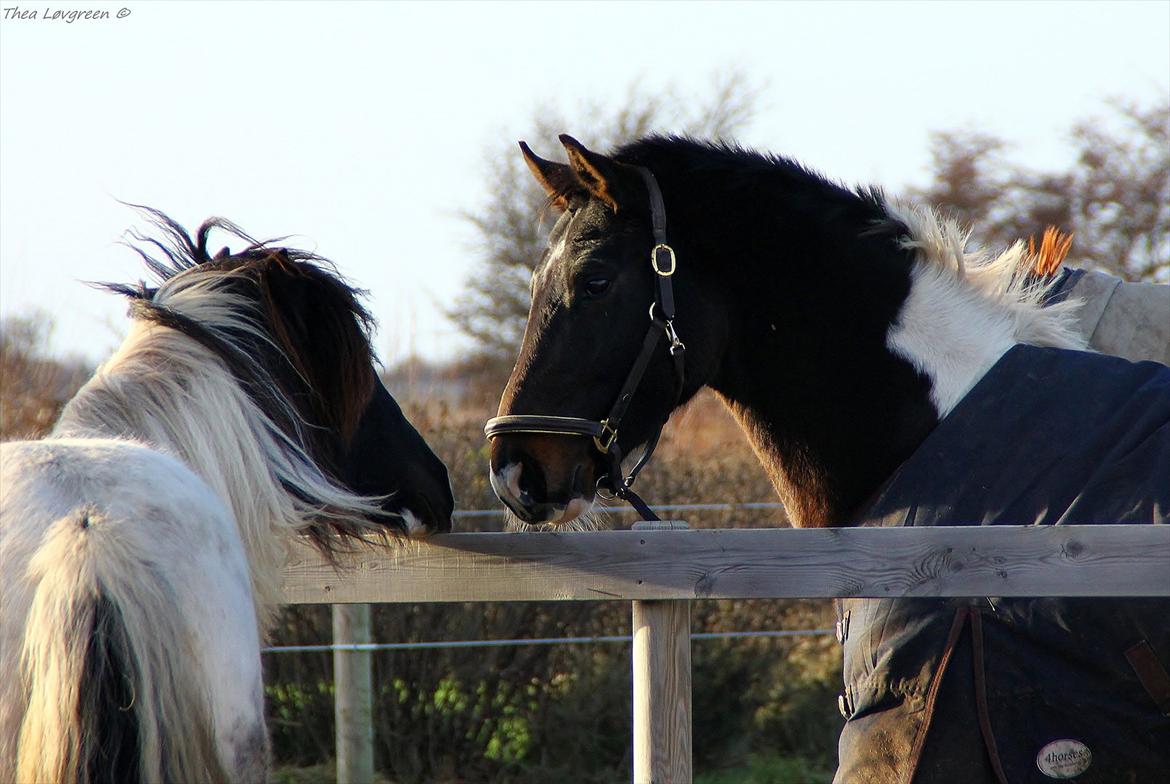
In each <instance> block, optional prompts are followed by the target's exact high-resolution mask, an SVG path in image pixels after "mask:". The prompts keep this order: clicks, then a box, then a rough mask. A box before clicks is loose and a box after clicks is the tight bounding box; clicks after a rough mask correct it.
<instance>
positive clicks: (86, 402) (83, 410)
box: [50, 323, 303, 629]
mask: <svg viewBox="0 0 1170 784" xmlns="http://www.w3.org/2000/svg"><path fill="white" fill-rule="evenodd" d="M50 437H51V438H120V439H130V440H134V441H138V442H140V443H142V444H143V445H145V446H148V447H150V448H152V449H155V450H157V451H160V452H163V453H166V454H169V455H171V456H173V457H176V458H178V459H179V460H181V461H182V462H183V463H185V464H186V465H187V467H188V468H190V469H191V470H192V471H194V472H195V474H197V475H198V476H199V477H200V478H201V479H202V480H203V481H204V482H206V483H207V484H208V485H209V486H210V488H211V489H212V490H213V491H214V492H215V493H216V495H218V496H219V498H220V499H221V500H222V501H223V502H224V503H225V504H226V505H227V507H228V509H229V510H231V512H232V515H233V516H234V517H235V520H236V524H237V526H238V529H239V533H240V538H241V540H242V541H243V543H244V546H245V550H246V552H247V555H248V562H249V566H250V569H251V577H252V587H253V593H254V596H255V599H256V609H257V614H258V623H259V624H260V627H261V629H264V628H265V627H266V625H267V621H268V620H269V618H270V616H271V613H273V612H274V611H275V608H276V606H277V605H278V603H279V602H280V583H279V569H280V567H281V565H282V564H283V563H284V560H285V558H286V544H287V542H288V540H289V539H290V538H291V537H292V536H293V535H294V534H295V532H296V530H297V528H298V527H299V526H300V525H303V520H302V519H301V515H300V514H299V512H298V510H297V509H296V507H295V504H294V503H293V501H292V499H290V497H289V495H288V493H286V492H285V491H284V490H283V488H281V487H280V485H279V483H278V482H277V481H276V477H275V476H274V472H273V469H272V462H273V459H274V456H275V454H276V453H278V452H279V450H280V447H279V445H278V443H277V441H276V439H274V437H273V434H272V433H270V432H268V428H267V427H266V425H265V422H264V419H263V417H262V416H261V415H259V413H258V410H257V409H256V407H255V405H254V404H253V403H252V402H251V400H250V399H249V398H248V396H247V395H246V394H245V393H244V392H243V390H242V389H241V388H240V386H239V384H238V383H236V381H235V379H234V378H232V376H231V374H230V373H229V372H228V371H227V369H226V368H224V366H223V365H222V363H220V362H219V361H218V360H217V359H216V358H215V357H214V356H213V355H212V354H211V353H210V352H209V351H207V350H206V349H204V348H203V347H202V346H200V345H198V344H197V343H195V342H194V341H193V340H191V339H189V338H187V337H186V336H183V335H181V334H179V333H177V332H174V331H173V330H170V329H166V328H163V327H157V326H151V325H146V324H142V323H138V324H135V326H134V327H133V328H132V331H131V333H130V335H129V336H128V337H127V339H126V341H125V342H124V343H123V345H122V347H121V348H120V349H119V350H118V351H117V352H116V353H115V354H114V355H113V356H112V357H111V358H110V359H109V360H107V361H106V362H105V363H104V364H103V365H102V367H100V368H99V369H98V371H97V373H96V374H95V375H94V377H93V378H92V379H90V381H89V382H88V383H86V385H85V386H84V387H82V389H81V390H80V391H79V392H78V394H77V395H76V396H75V397H74V398H73V399H72V400H71V401H70V402H69V403H68V404H67V405H66V407H65V409H64V410H63V412H62V414H61V418H60V420H59V421H58V423H57V425H56V427H55V428H54V430H53V432H52V434H51V436H50ZM159 492H165V489H163V488H160V489H159Z"/></svg>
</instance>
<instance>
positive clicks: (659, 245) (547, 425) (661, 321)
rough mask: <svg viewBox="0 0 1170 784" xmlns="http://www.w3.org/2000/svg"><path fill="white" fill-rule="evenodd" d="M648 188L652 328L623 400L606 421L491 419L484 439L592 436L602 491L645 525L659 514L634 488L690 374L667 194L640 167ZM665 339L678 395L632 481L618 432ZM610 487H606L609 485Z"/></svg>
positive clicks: (522, 417)
mask: <svg viewBox="0 0 1170 784" xmlns="http://www.w3.org/2000/svg"><path fill="white" fill-rule="evenodd" d="M635 170H636V171H637V172H638V174H640V175H641V177H642V180H643V182H644V183H645V184H646V190H647V191H648V193H649V196H650V225H651V230H652V232H653V236H654V247H653V248H651V250H650V267H651V269H652V270H653V271H654V279H655V286H654V301H653V302H652V303H651V304H650V326H649V328H648V329H647V331H646V337H645V338H644V339H643V340H642V349H641V351H639V352H638V356H637V358H636V359H635V360H634V364H633V365H632V366H631V367H630V372H629V373H628V374H627V375H626V380H625V383H624V384H622V388H621V391H620V392H618V396H617V399H616V400H615V401H614V404H613V406H612V407H611V408H610V410H609V414H608V415H606V417H605V418H604V419H602V420H600V421H596V420H592V419H584V418H581V417H564V416H543V415H536V414H510V415H507V416H499V417H494V418H492V419H489V420H488V422H487V425H486V426H485V427H484V434H485V435H486V436H487V437H488V438H489V439H492V438H495V437H496V436H499V435H504V434H509V433H536V434H545V435H567V436H589V437H591V438H592V439H593V446H594V448H595V449H596V450H597V451H598V452H600V453H601V454H602V455H605V456H606V457H607V458H608V462H609V473H608V474H607V475H606V476H604V477H602V478H601V480H599V482H598V486H599V487H605V486H606V485H608V488H609V489H610V490H611V491H612V492H613V493H614V494H615V495H616V496H618V497H619V498H621V499H623V500H625V501H626V502H628V503H629V504H630V505H631V506H633V507H634V509H635V510H636V511H637V512H638V514H639V515H641V516H642V519H644V520H657V519H658V517H657V515H655V514H654V512H653V511H651V509H650V507H649V506H648V505H647V504H646V502H645V501H643V500H642V499H641V498H640V497H638V495H637V494H636V493H634V491H633V490H632V489H631V487H632V486H633V484H634V481H635V480H636V479H637V477H638V474H639V472H641V470H642V469H643V468H644V467H645V466H646V464H647V463H648V462H649V461H650V457H651V455H653V453H654V448H655V447H656V446H657V445H658V439H659V437H660V436H661V435H662V428H663V427H665V425H666V421H667V419H669V418H670V414H671V412H672V411H674V409H675V407H676V406H677V405H678V402H679V400H680V399H681V398H682V391H683V379H684V374H685V352H686V346H684V345H683V342H682V341H681V340H679V337H678V333H677V332H675V329H674V314H675V308H674V304H675V303H674V287H673V285H672V282H671V279H672V277H673V276H674V273H675V270H676V269H677V266H678V265H677V262H676V259H675V255H674V249H673V248H671V247H670V245H669V244H667V242H666V207H665V205H664V204H663V201H662V191H661V189H659V187H658V181H657V180H656V179H655V178H654V174H653V173H652V172H651V171H650V170H649V169H647V168H644V167H641V166H638V167H635ZM663 338H665V339H666V340H667V350H668V351H669V353H670V357H671V361H672V365H673V369H674V396H673V399H672V400H671V401H670V406H669V407H668V408H667V409H666V412H665V414H663V417H662V421H661V422H660V423H659V424H658V426H657V428H656V429H655V431H654V434H653V436H652V437H651V438H650V439H649V440H648V441H647V443H646V448H645V450H644V451H643V452H642V456H641V457H640V458H639V460H638V462H637V464H635V466H634V468H633V469H632V470H631V471H630V473H629V475H628V476H625V477H623V476H622V465H621V464H622V451H621V447H620V445H619V444H618V440H617V439H618V429H619V428H620V426H621V423H622V420H623V418H624V417H625V415H626V412H627V411H628V410H629V407H630V403H631V402H632V401H633V399H634V393H635V392H637V390H638V386H639V385H640V384H641V383H642V378H643V376H645V374H646V369H647V368H648V367H649V366H650V361H651V360H652V359H653V357H654V354H655V352H656V351H657V348H658V344H659V343H660V342H661V341H662V339H663ZM603 483H604V484H603Z"/></svg>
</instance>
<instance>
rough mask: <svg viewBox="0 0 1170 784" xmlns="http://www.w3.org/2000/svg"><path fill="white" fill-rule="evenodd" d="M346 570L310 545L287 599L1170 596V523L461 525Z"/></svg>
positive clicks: (368, 553) (288, 577) (349, 562)
mask: <svg viewBox="0 0 1170 784" xmlns="http://www.w3.org/2000/svg"><path fill="white" fill-rule="evenodd" d="M341 567H342V568H341V570H340V571H337V570H335V569H334V567H333V566H332V565H330V564H329V563H328V562H327V561H326V560H325V559H323V558H322V557H321V556H320V555H318V554H317V553H316V552H314V551H312V550H310V549H309V548H308V547H306V546H298V548H297V550H296V551H295V552H294V553H293V555H292V558H291V560H290V562H289V563H288V565H287V567H286V568H285V571H284V578H285V599H286V601H287V602H289V603H293V604H312V603H335V602H363V603H365V602H463V601H544V600H570V601H590V600H593V601H596V600H639V599H641V600H667V599H695V598H699V599H734V598H768V597H775V598H784V597H807V598H817V597H846V596H865V597H887V596H1170V526H1168V525H1125V526H1122V525H1097V526H990V527H979V526H971V527H948V528H880V529H874V528H851V529H819V530H795V529H716V530H693V531H598V532H590V533H519V534H506V533H501V534H496V533H484V534H447V535H444V536H435V537H432V538H431V539H430V540H428V541H427V542H424V543H419V544H416V543H409V544H404V545H399V546H395V547H393V548H391V549H389V550H384V549H377V548H373V547H371V548H370V549H367V550H363V551H361V552H357V553H352V554H347V555H345V556H343V557H342V558H341Z"/></svg>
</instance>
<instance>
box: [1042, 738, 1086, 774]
mask: <svg viewBox="0 0 1170 784" xmlns="http://www.w3.org/2000/svg"><path fill="white" fill-rule="evenodd" d="M1092 764H1093V752H1091V751H1089V747H1088V746H1086V745H1085V744H1083V743H1081V742H1080V741H1079V740H1069V739H1068V738H1064V739H1061V740H1054V741H1052V742H1051V743H1049V744H1048V745H1047V746H1045V747H1044V748H1042V749H1040V753H1039V754H1037V755H1036V767H1038V768H1040V772H1041V773H1043V774H1044V775H1045V776H1048V777H1049V778H1052V779H1071V778H1073V777H1074V776H1079V775H1081V774H1082V773H1084V772H1085V771H1086V770H1088V769H1089V766H1090V765H1092Z"/></svg>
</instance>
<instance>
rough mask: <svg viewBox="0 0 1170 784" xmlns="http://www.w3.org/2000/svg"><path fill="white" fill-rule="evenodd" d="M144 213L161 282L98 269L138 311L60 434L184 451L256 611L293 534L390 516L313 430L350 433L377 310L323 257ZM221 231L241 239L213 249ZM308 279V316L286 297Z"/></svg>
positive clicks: (144, 243) (363, 388)
mask: <svg viewBox="0 0 1170 784" xmlns="http://www.w3.org/2000/svg"><path fill="white" fill-rule="evenodd" d="M144 209H145V208H144ZM146 212H147V214H148V215H149V216H150V217H151V219H152V222H153V223H154V225H155V226H156V227H157V228H158V229H159V230H160V231H161V233H162V235H163V239H161V240H160V239H156V238H152V237H147V236H144V235H141V234H137V235H134V240H135V241H136V244H133V245H132V247H134V248H135V250H137V251H138V252H139V254H140V255H141V256H142V257H143V259H144V260H145V262H146V264H147V266H148V268H149V269H150V271H151V272H152V273H153V277H154V278H155V282H156V284H157V285H153V286H152V285H148V284H146V283H142V284H140V285H138V286H134V287H131V286H123V285H116V284H102V285H104V287H105V288H107V289H110V290H112V291H115V292H118V293H121V294H123V295H125V296H127V297H128V298H130V300H131V315H132V317H133V319H134V324H133V326H132V328H131V331H130V334H129V335H128V336H127V338H126V340H125V342H124V343H123V345H122V346H121V347H120V348H119V350H118V351H117V352H116V353H115V354H114V355H113V356H112V357H111V358H110V359H109V360H107V361H106V362H105V363H104V364H103V365H102V366H101V367H100V368H99V369H98V371H97V373H96V374H95V375H94V377H93V379H91V380H90V381H89V382H88V383H87V384H86V385H85V387H83V388H82V390H81V391H80V392H79V393H78V395H77V396H76V397H75V398H74V399H73V400H72V401H71V402H70V403H69V404H68V405H67V406H66V408H65V410H64V411H63V413H62V416H61V420H60V422H59V423H58V425H57V427H56V429H55V430H54V432H53V437H56V438H62V437H74V438H79V437H93V436H95V435H100V436H110V435H117V436H122V437H127V438H132V439H135V440H139V441H142V442H144V443H146V444H149V445H150V446H152V447H154V448H157V449H161V450H163V451H166V452H170V453H172V454H173V455H175V456H176V457H178V458H179V459H181V460H182V461H183V462H184V463H186V464H187V465H189V466H190V467H191V468H192V469H193V470H194V471H195V472H196V473H197V474H199V475H200V476H201V477H203V478H204V480H205V481H207V482H208V483H209V484H210V485H211V486H212V487H213V488H214V489H215V490H216V491H217V492H218V493H219V494H220V495H221V497H223V498H224V499H226V500H227V501H228V503H229V505H230V507H231V509H232V512H233V513H234V515H235V517H236V520H237V521H238V524H239V528H240V533H241V536H242V538H243V540H244V542H245V544H246V547H247V549H248V553H249V560H250V563H251V565H252V575H253V583H254V589H255V591H256V595H257V599H258V602H257V607H258V612H262V611H261V610H260V608H264V607H272V606H274V605H275V604H276V602H277V600H278V589H279V586H278V584H277V578H278V575H277V570H278V568H279V566H280V564H281V563H282V562H283V559H284V557H285V548H284V546H283V545H284V544H285V543H286V542H287V541H288V540H289V539H290V538H291V537H292V536H294V535H296V534H308V535H309V536H310V537H311V539H312V540H313V541H314V543H315V544H316V545H317V546H318V547H319V548H321V549H322V550H323V551H325V552H331V551H332V549H333V548H335V547H337V546H338V544H337V543H338V539H337V535H338V534H340V535H342V536H343V537H345V536H348V537H356V536H359V535H369V534H374V535H378V534H380V533H382V531H383V529H381V528H379V527H376V526H374V525H372V523H371V520H374V519H378V518H379V517H381V516H383V512H382V510H381V509H380V507H379V505H378V501H379V500H380V499H377V498H365V497H360V496H357V495H355V494H353V493H351V492H350V491H348V490H347V489H345V488H343V487H342V486H340V485H339V483H338V482H337V480H336V479H335V478H334V476H333V473H332V472H333V469H334V463H335V461H336V460H337V458H338V456H337V455H336V454H335V453H334V450H333V449H331V448H330V447H329V444H328V443H327V442H326V441H325V440H324V439H323V438H321V434H322V433H324V432H326V430H327V429H329V428H335V429H336V430H337V431H338V432H341V433H342V434H343V435H344V436H346V437H348V436H349V435H351V434H352V433H353V431H354V429H355V427H356V425H357V422H358V420H359V418H360V417H361V414H362V410H363V408H364V406H365V404H366V402H367V401H368V399H369V396H370V393H371V389H372V385H373V381H374V380H373V376H372V369H371V349H370V341H369V328H370V323H371V321H370V317H369V315H368V314H367V313H366V311H365V310H364V308H363V307H362V306H361V304H360V303H359V302H358V300H357V297H358V295H359V293H360V292H359V291H358V290H356V289H354V288H352V287H350V286H349V285H348V284H346V283H345V282H344V281H343V280H342V279H341V278H340V277H339V276H337V274H336V273H335V272H334V270H333V269H332V267H331V265H330V264H329V262H327V261H326V260H325V259H322V258H320V257H318V256H316V255H314V254H311V253H306V252H304V251H298V250H294V249H289V248H282V247H273V245H272V242H258V241H256V240H254V239H252V238H251V237H249V236H248V235H246V234H245V233H244V232H243V231H241V230H240V229H239V228H238V227H236V226H235V225H234V224H231V223H230V222H228V221H225V220H221V219H213V220H210V221H207V222H205V223H204V224H203V225H201V226H200V227H199V229H198V231H197V232H196V234H195V237H194V238H191V237H190V236H189V235H187V234H186V232H184V231H183V229H182V228H181V227H179V226H178V225H177V224H176V223H175V222H174V221H172V220H171V219H170V218H168V217H166V216H165V215H163V214H162V213H159V212H157V211H154V210H146ZM215 230H222V231H224V232H226V233H228V234H230V235H232V236H235V237H238V238H242V239H244V240H246V241H247V242H248V247H247V248H246V249H245V250H244V251H242V252H240V253H237V254H230V253H229V252H228V251H227V249H226V248H225V249H224V250H223V251H221V252H220V253H218V254H216V255H215V256H214V257H213V256H211V255H210V254H209V253H208V251H207V243H208V240H209V237H210V235H211V234H212V232H213V231H215ZM306 281H307V282H311V283H312V284H313V285H312V288H311V293H312V301H311V302H310V303H307V304H308V305H310V306H311V308H312V316H313V317H312V321H311V323H305V322H304V320H303V319H300V318H298V317H297V316H296V315H295V313H296V310H295V309H294V308H293V307H292V304H293V302H294V301H295V300H296V298H297V297H298V296H301V294H302V292H300V291H298V289H297V284H298V282H306ZM298 304H299V305H300V306H301V307H302V309H303V308H304V307H305V305H306V303H304V302H300V303H298ZM315 346H322V347H328V349H325V348H322V349H321V350H320V351H314V350H313V349H314V348H315ZM319 357H328V358H329V360H330V361H329V363H328V364H329V367H328V368H326V367H323V366H321V365H320V363H319V359H318V358H319ZM339 367H340V368H342V371H341V372H340V373H337V372H336V368H339ZM330 371H332V372H330Z"/></svg>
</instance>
